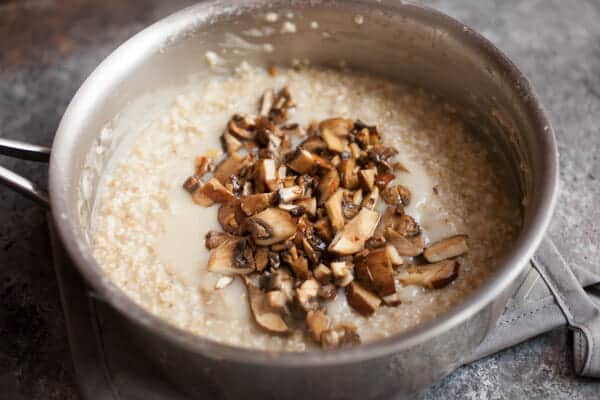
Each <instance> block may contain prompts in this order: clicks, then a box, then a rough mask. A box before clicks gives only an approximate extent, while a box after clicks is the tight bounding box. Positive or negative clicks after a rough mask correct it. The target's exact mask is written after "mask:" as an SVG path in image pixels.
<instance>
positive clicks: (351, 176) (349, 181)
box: [340, 158, 359, 190]
mask: <svg viewBox="0 0 600 400" xmlns="http://www.w3.org/2000/svg"><path fill="white" fill-rule="evenodd" d="M355 167H356V159H354V158H348V159H347V160H342V162H341V164H340V173H341V175H342V186H343V187H345V188H346V189H350V190H354V189H357V188H358V185H359V182H358V174H357V173H355V170H354V169H355Z"/></svg>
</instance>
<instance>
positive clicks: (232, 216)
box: [217, 200, 246, 236]
mask: <svg viewBox="0 0 600 400" xmlns="http://www.w3.org/2000/svg"><path fill="white" fill-rule="evenodd" d="M217 219H218V221H219V224H221V227H222V228H223V230H224V231H225V232H228V233H231V234H232V235H238V236H241V235H242V234H244V233H245V232H246V227H245V220H246V215H245V214H244V212H243V211H242V209H241V207H240V202H239V200H236V201H230V202H228V203H223V204H221V207H219V212H218V214H217Z"/></svg>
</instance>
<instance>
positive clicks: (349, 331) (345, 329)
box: [321, 324, 360, 350]
mask: <svg viewBox="0 0 600 400" xmlns="http://www.w3.org/2000/svg"><path fill="white" fill-rule="evenodd" d="M359 344H360V336H358V333H357V332H356V327H355V326H354V325H346V324H344V325H337V326H335V327H334V328H331V329H327V330H326V331H324V332H322V333H321V348H323V349H324V350H331V349H337V348H340V347H348V346H356V345H359Z"/></svg>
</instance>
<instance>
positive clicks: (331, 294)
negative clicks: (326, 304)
mask: <svg viewBox="0 0 600 400" xmlns="http://www.w3.org/2000/svg"><path fill="white" fill-rule="evenodd" d="M336 296H337V287H336V286H335V285H332V284H327V285H323V286H321V287H320V288H319V298H321V299H323V300H327V301H331V300H335V298H336Z"/></svg>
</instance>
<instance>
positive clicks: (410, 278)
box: [398, 260, 459, 289]
mask: <svg viewBox="0 0 600 400" xmlns="http://www.w3.org/2000/svg"><path fill="white" fill-rule="evenodd" d="M458 269H459V263H458V261H456V260H445V261H441V262H439V263H435V264H428V265H421V266H415V267H411V268H409V269H408V274H407V275H404V276H400V277H399V278H398V279H399V280H400V283H402V284H403V285H419V286H423V287H425V288H428V289H441V288H443V287H445V286H448V285H449V284H450V283H451V282H452V281H453V280H455V279H456V277H457V276H458Z"/></svg>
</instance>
